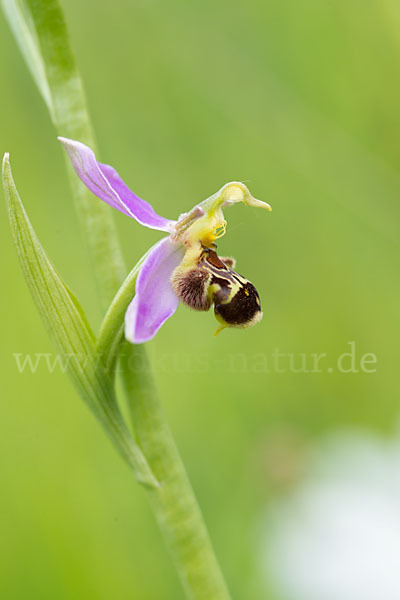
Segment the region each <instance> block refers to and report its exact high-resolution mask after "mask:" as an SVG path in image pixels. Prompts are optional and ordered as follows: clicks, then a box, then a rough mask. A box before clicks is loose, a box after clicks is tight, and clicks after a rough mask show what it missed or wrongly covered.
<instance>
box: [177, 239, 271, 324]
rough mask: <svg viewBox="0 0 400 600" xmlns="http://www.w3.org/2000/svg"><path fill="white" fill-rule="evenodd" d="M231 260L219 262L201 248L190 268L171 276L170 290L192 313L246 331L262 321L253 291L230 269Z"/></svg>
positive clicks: (231, 266)
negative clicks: (198, 312)
mask: <svg viewBox="0 0 400 600" xmlns="http://www.w3.org/2000/svg"><path fill="white" fill-rule="evenodd" d="M234 266H235V259H234V258H230V257H226V258H222V257H221V258H220V257H219V256H218V255H217V253H216V251H215V250H213V249H211V248H203V251H202V253H201V254H200V256H199V259H198V260H197V263H196V264H195V265H194V266H193V265H191V266H187V265H185V264H184V263H183V264H182V265H180V266H179V267H177V268H176V269H175V271H174V272H173V274H172V279H171V282H172V286H173V289H174V291H175V293H176V295H177V296H178V298H179V299H180V300H181V301H182V302H183V303H184V304H186V305H187V306H190V307H191V308H193V309H195V310H204V311H207V310H209V309H210V308H211V306H212V304H214V314H215V316H216V318H217V320H218V321H219V322H220V323H221V325H222V328H223V327H249V326H250V325H253V324H255V323H257V322H258V321H259V320H260V319H261V318H262V312H261V304H260V298H259V295H258V293H257V290H256V288H255V287H254V285H253V284H252V283H250V281H249V280H248V279H245V278H244V277H242V276H241V275H239V274H238V273H236V272H235V271H234V270H233V268H234Z"/></svg>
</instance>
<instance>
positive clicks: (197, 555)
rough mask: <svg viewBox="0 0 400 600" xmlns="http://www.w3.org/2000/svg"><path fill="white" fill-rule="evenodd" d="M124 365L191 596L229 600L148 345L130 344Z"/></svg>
mask: <svg viewBox="0 0 400 600" xmlns="http://www.w3.org/2000/svg"><path fill="white" fill-rule="evenodd" d="M120 360H121V367H122V374H123V381H124V385H125V391H126V394H127V398H128V404H129V407H130V412H131V417H132V423H133V427H134V429H135V433H136V439H137V442H138V444H139V445H140V447H141V448H142V450H143V453H144V455H145V456H146V459H147V461H148V463H149V465H150V468H151V470H152V472H153V473H154V475H155V477H156V479H157V481H158V482H159V484H160V485H159V487H158V488H152V489H148V495H149V499H150V503H151V506H152V509H153V512H154V514H155V517H156V519H157V522H158V524H159V527H160V529H161V531H162V533H163V536H164V539H165V542H166V544H167V547H168V549H169V551H170V553H171V555H172V558H173V560H174V563H175V566H176V569H177V571H178V574H179V576H180V579H181V581H182V584H183V586H184V589H185V591H186V594H187V597H188V598H190V599H191V600H229V598H230V596H229V592H228V590H227V587H226V584H225V582H224V579H223V576H222V573H221V570H220V568H219V565H218V562H217V559H216V557H215V554H214V550H213V548H212V545H211V542H210V539H209V536H208V533H207V529H206V527H205V524H204V520H203V517H202V514H201V512H200V509H199V506H198V504H197V501H196V498H195V496H194V493H193V490H192V487H191V485H190V482H189V479H188V476H187V474H186V472H185V468H184V466H183V463H182V460H181V458H180V456H179V452H178V450H177V447H176V445H175V442H174V439H173V436H172V434H171V431H170V429H169V426H168V423H167V419H166V416H165V413H164V410H163V408H162V406H161V404H160V402H159V399H158V395H157V392H156V389H155V386H154V383H153V379H152V378H151V377H150V376H149V373H150V368H149V364H148V359H147V356H146V353H145V352H144V349H143V347H142V346H133V345H131V344H128V343H125V345H124V347H123V350H122V352H121V357H120Z"/></svg>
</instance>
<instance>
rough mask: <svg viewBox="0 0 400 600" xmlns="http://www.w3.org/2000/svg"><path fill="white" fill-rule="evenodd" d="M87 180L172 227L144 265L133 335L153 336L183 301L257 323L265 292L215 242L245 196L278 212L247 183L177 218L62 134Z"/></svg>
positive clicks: (142, 215) (139, 214)
mask: <svg viewBox="0 0 400 600" xmlns="http://www.w3.org/2000/svg"><path fill="white" fill-rule="evenodd" d="M59 140H60V141H61V142H62V144H63V145H64V147H65V149H66V151H67V153H68V155H69V157H70V159H71V162H72V165H73V167H74V169H75V171H76V173H77V175H78V176H79V177H80V179H81V180H82V181H83V183H84V184H85V185H86V186H87V187H88V188H89V190H91V191H92V192H93V193H94V194H95V195H96V196H98V197H99V198H100V199H101V200H104V202H107V204H109V205H110V206H112V207H113V208H116V209H117V210H119V211H121V212H123V213H124V214H126V215H128V217H131V218H133V219H135V220H136V221H137V222H138V223H140V224H141V225H143V226H145V227H149V228H150V229H157V230H159V231H164V232H166V233H168V235H167V236H166V237H164V238H163V239H161V241H159V242H158V243H157V244H156V245H155V246H154V247H153V248H152V249H151V250H150V251H149V252H148V254H147V255H146V257H145V259H144V261H143V263H142V266H141V268H140V271H139V274H138V277H137V280H136V291H135V296H134V298H133V300H132V302H131V303H130V305H129V307H128V310H127V312H126V315H125V337H126V338H127V339H128V340H129V341H130V342H132V343H136V344H139V343H143V342H147V341H148V340H150V339H152V338H153V337H154V336H155V334H156V333H157V331H158V330H159V329H160V327H161V326H162V325H163V323H165V321H166V320H167V319H169V318H170V317H171V316H172V315H173V314H174V313H175V311H176V309H177V308H178V305H179V302H180V301H181V302H183V303H184V304H186V305H187V306H189V307H191V308H193V309H195V310H201V311H207V310H209V309H210V308H211V306H212V305H214V314H215V316H216V318H217V320H218V321H219V327H218V329H217V331H216V334H217V333H218V332H219V331H221V330H222V329H224V328H225V327H249V326H250V325H253V324H255V323H257V322H258V321H260V319H261V318H262V312H261V304H260V298H259V295H258V293H257V291H256V289H255V287H254V286H253V284H251V283H250V281H248V280H247V279H245V278H244V277H242V276H241V275H239V274H238V273H236V272H235V271H234V270H233V269H234V266H235V260H234V259H233V258H222V257H221V258H220V257H219V256H218V255H217V252H216V244H215V241H216V240H217V239H218V238H220V237H221V236H222V235H224V233H225V230H226V221H225V219H224V215H223V212H222V209H223V208H224V207H226V206H230V205H231V204H235V203H237V202H243V203H244V204H247V205H248V206H255V207H260V208H264V209H267V210H271V207H270V206H269V204H267V203H266V202H262V201H261V200H257V199H256V198H253V196H252V195H251V194H250V192H249V190H248V189H247V187H246V186H245V185H244V184H243V183H240V182H236V181H234V182H231V183H227V184H226V185H224V186H223V187H222V188H221V189H220V190H219V191H218V192H217V193H215V194H213V195H212V196H211V197H210V198H208V199H207V200H204V201H203V202H200V204H197V205H196V206H195V207H194V208H193V209H192V210H190V211H189V212H187V213H184V214H182V215H180V217H179V218H178V219H177V220H176V221H174V220H170V219H166V218H164V217H161V216H159V215H158V214H157V213H156V212H155V211H154V209H153V207H152V206H151V205H150V204H149V203H148V202H146V201H145V200H142V199H141V198H139V197H138V196H137V195H136V194H134V193H133V192H132V191H131V190H130V189H129V188H128V187H127V185H126V184H125V183H124V182H123V181H122V179H121V177H120V176H119V175H118V173H117V172H116V171H115V170H114V169H113V168H112V167H110V166H109V165H104V164H101V163H99V162H98V161H97V160H96V157H95V155H94V153H93V151H92V150H91V149H90V148H89V147H88V146H85V145H84V144H82V143H81V142H77V141H73V140H69V139H66V138H62V137H60V138H59Z"/></svg>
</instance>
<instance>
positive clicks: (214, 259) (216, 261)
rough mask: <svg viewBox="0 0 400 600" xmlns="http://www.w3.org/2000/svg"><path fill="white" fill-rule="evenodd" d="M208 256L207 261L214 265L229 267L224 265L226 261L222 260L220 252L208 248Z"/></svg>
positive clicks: (221, 267)
mask: <svg viewBox="0 0 400 600" xmlns="http://www.w3.org/2000/svg"><path fill="white" fill-rule="evenodd" d="M206 258H207V261H208V262H209V263H210V264H211V265H213V266H214V267H217V269H224V270H226V269H227V267H226V265H224V263H223V262H222V260H221V259H220V258H219V256H218V254H217V253H216V252H215V251H214V250H207V257H206Z"/></svg>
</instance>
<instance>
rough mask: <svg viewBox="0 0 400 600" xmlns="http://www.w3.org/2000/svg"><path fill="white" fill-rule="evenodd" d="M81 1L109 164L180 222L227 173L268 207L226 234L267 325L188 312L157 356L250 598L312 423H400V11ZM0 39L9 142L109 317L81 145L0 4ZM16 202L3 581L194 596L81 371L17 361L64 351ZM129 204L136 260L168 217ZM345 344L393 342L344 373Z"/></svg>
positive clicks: (7, 341) (314, 432) (1, 441)
mask: <svg viewBox="0 0 400 600" xmlns="http://www.w3.org/2000/svg"><path fill="white" fill-rule="evenodd" d="M63 5H64V9H65V12H66V17H67V22H68V25H69V30H70V34H71V37H72V42H73V46H74V49H75V53H76V55H77V59H78V64H79V67H80V69H81V73H82V76H83V79H84V82H85V87H86V92H87V96H88V102H89V107H90V110H91V115H92V118H93V121H94V125H95V129H96V135H97V139H98V145H99V158H101V160H102V162H107V163H109V164H112V165H113V166H115V167H116V168H117V169H118V171H119V172H120V174H121V175H122V176H123V177H124V179H125V180H126V182H127V183H128V184H129V185H130V186H131V187H132V188H133V189H134V190H135V191H136V192H137V193H138V194H139V195H141V196H142V197H144V198H146V199H147V200H148V201H150V202H151V203H153V205H154V207H155V208H156V210H157V211H158V212H159V213H161V214H163V215H165V216H167V217H171V218H174V217H175V216H177V215H178V214H179V213H181V212H184V211H186V210H187V209H189V208H190V207H191V206H193V205H194V204H195V203H197V202H199V201H200V200H202V199H204V198H206V197H207V196H209V195H211V194H212V193H214V192H215V191H216V190H217V189H219V188H220V187H221V186H222V185H223V184H224V183H226V182H227V181H230V180H241V181H244V182H245V183H246V184H247V185H248V187H249V188H250V190H251V192H252V193H253V194H254V195H255V196H256V197H258V198H260V199H263V200H266V201H267V202H270V203H271V205H272V207H273V212H272V213H270V214H267V213H260V212H257V211H255V210H249V209H247V208H246V207H244V206H238V207H233V208H232V209H229V212H228V211H227V212H226V217H227V219H228V233H227V235H226V236H225V237H224V238H223V239H222V240H220V243H219V251H220V253H221V254H222V255H234V256H235V257H236V258H237V260H238V265H237V269H238V271H239V272H241V273H242V274H243V275H245V276H247V277H248V278H249V279H250V280H251V281H252V282H253V283H254V284H255V285H256V287H257V289H258V290H259V292H260V295H261V299H262V304H263V310H264V319H263V321H262V322H261V324H260V325H258V326H257V327H254V328H253V329H251V330H248V331H246V332H243V331H224V332H223V333H222V334H221V335H220V336H219V337H217V338H213V337H212V333H213V331H214V329H215V321H214V318H213V316H212V314H211V313H210V314H201V313H199V314H196V313H192V312H190V311H189V310H186V309H185V308H184V307H180V309H179V310H178V312H177V314H176V315H175V316H174V317H173V319H171V320H170V321H169V322H168V323H167V324H166V325H165V327H163V329H162V330H161V331H160V334H159V335H158V336H157V338H156V339H155V340H154V341H153V342H151V343H150V344H149V352H150V356H151V358H152V361H153V364H154V368H155V373H156V378H157V382H158V387H159V390H160V393H161V395H162V397H163V401H164V403H165V407H166V410H167V413H168V417H169V420H170V422H171V426H172V429H173V431H174V433H175V435H176V438H177V442H178V445H179V447H180V449H181V453H182V455H183V458H184V461H185V463H186V466H187V468H188V471H189V474H190V478H191V480H192V483H193V486H194V489H195V491H196V494H197V496H198V499H199V502H200V504H201V507H202V509H203V512H204V516H205V519H206V522H207V524H208V526H209V529H210V532H211V536H212V539H213V542H214V545H215V548H216V551H217V554H218V556H219V558H220V561H221V565H222V568H223V570H224V573H225V575H226V577H227V580H228V584H229V586H230V588H231V590H232V591H233V596H234V597H235V598H246V600H260V599H265V598H268V600H276V598H278V596H277V595H276V594H274V592H273V591H272V589H271V590H269V591H268V589H266V588H265V587H263V585H262V583H261V577H260V573H259V567H258V558H257V523H258V521H259V517H260V514H261V513H262V512H263V511H264V509H265V507H266V506H267V505H268V502H269V501H270V500H271V498H276V497H277V496H279V494H280V493H282V487H285V493H287V489H288V488H289V489H290V485H291V482H292V478H295V477H296V468H297V467H293V469H291V467H290V464H291V463H290V460H291V459H290V456H289V455H290V452H291V451H293V448H294V447H297V446H296V444H297V443H298V442H297V441H296V440H301V443H300V445H303V444H305V445H308V444H312V443H313V441H314V440H316V439H318V436H319V435H320V434H321V433H323V432H325V431H328V430H334V429H336V428H340V427H345V426H357V427H360V428H363V427H365V428H367V429H373V430H377V431H379V432H382V433H383V434H384V435H386V434H388V433H390V432H391V431H392V430H393V429H394V427H395V426H396V424H397V418H398V400H399V397H400V394H399V392H400V389H399V387H400V386H399V382H398V381H399V378H398V371H399V353H398V331H399V326H400V317H399V277H398V274H399V258H400V256H399V234H398V230H399V215H400V210H399V198H400V154H399V138H400V110H399V107H400V77H399V71H400V34H399V31H400V8H399V6H398V3H397V2H395V0H381V1H380V2H379V3H376V2H359V1H356V0H350V1H349V0H346V1H344V0H338V1H336V2H331V3H324V2H317V1H316V0H302V1H301V2H294V1H293V0H290V1H288V0H284V1H282V0H280V1H277V0H274V1H271V0H270V1H268V2H261V1H256V0H250V1H248V2H246V3H244V2H242V3H238V4H236V5H233V4H232V3H231V2H227V1H221V2H217V3H215V2H210V1H207V0H206V1H202V2H199V1H197V2H191V3H187V2H182V1H179V0H171V1H170V2H168V3H165V2H162V1H160V0H153V1H144V0H137V1H136V2H130V1H128V0H115V1H114V2H113V3H112V4H110V3H106V2H104V1H102V0H100V1H98V2H94V1H88V2H82V1H78V0H68V2H63ZM0 55H1V57H2V60H1V65H0V76H1V94H0V150H1V153H3V152H4V151H9V152H10V154H11V161H12V165H13V170H14V176H15V180H16V183H17V186H18V188H19V191H20V194H21V196H22V199H23V202H24V204H25V206H26V208H27V210H28V213H29V215H30V218H31V220H32V222H33V225H34V227H35V228H36V230H37V232H38V234H39V237H40V239H41V241H42V243H43V245H44V247H45V248H46V250H47V251H48V253H49V255H50V257H51V258H52V260H53V262H54V263H55V264H56V266H57V267H58V269H59V271H60V272H61V273H62V274H63V276H64V279H65V280H66V281H67V282H68V283H69V285H70V286H71V287H72V289H73V290H74V291H75V292H76V293H77V295H78V297H79V298H80V299H81V301H82V302H83V304H84V306H85V307H86V309H87V312H88V314H89V315H90V316H91V320H92V322H93V324H95V325H98V324H99V322H100V318H101V312H100V309H99V306H98V304H99V303H98V301H97V299H96V294H95V290H94V288H93V287H92V286H91V283H90V275H91V274H90V269H89V264H88V260H87V258H86V256H85V254H84V244H83V242H82V239H81V237H80V233H79V230H78V225H77V221H76V218H75V215H74V212H73V206H72V200H71V194H70V191H69V187H68V180H67V177H66V173H65V167H64V157H63V155H62V152H61V148H60V147H59V145H58V142H57V141H56V139H55V134H54V130H53V128H52V126H51V124H50V122H49V119H48V115H47V112H46V108H45V106H44V104H43V102H42V100H41V98H40V97H39V94H38V92H37V91H36V89H35V86H34V84H33V82H32V81H31V78H30V76H29V74H28V72H27V69H26V68H25V65H24V63H23V61H22V59H21V57H20V55H19V52H18V50H17V47H16V44H15V42H14V40H13V38H12V36H11V34H10V31H9V30H8V27H7V25H6V23H5V21H4V18H3V17H2V16H1V17H0ZM93 201H94V202H96V201H97V200H96V199H95V198H93ZM0 214H1V218H0V252H1V270H0V285H1V314H2V320H1V331H2V335H1V339H0V352H1V362H0V364H1V418H0V457H1V458H0V461H1V480H2V492H1V495H0V521H1V527H0V529H1V542H0V553H1V557H0V595H1V597H2V598H7V599H10V600H16V599H20V598H24V599H25V598H32V599H35V600H36V599H40V600H46V599H50V598H51V599H53V598H54V597H56V598H57V599H59V600H63V599H67V598H68V599H70V598H82V599H83V598H85V599H90V600H106V599H107V600H108V599H109V598H111V597H112V598H116V599H122V598H140V599H141V600H150V599H154V598H163V599H164V598H165V599H174V600H175V599H178V598H181V597H182V593H181V590H180V585H179V583H178V581H177V578H176V576H175V574H174V572H173V570H172V568H171V563H170V560H169V557H168V556H167V554H166V552H165V550H164V547H163V545H162V542H161V538H160V534H159V532H158V530H157V528H156V526H155V524H154V522H153V518H152V515H151V513H150V510H149V508H148V505H147V502H146V498H145V496H144V493H143V491H142V490H141V489H140V487H139V486H138V485H137V484H136V483H135V482H134V481H133V479H132V477H131V476H130V473H129V471H128V469H127V468H126V466H125V465H124V464H123V463H122V461H121V460H120V458H119V456H117V455H116V453H115V451H114V449H113V448H112V447H111V445H110V443H109V442H108V440H107V439H106V437H105V436H104V434H103V432H102V431H101V430H100V428H99V426H98V424H97V423H96V422H95V420H94V419H93V417H92V415H91V414H89V412H88V410H87V409H86V408H85V406H84V405H83V403H82V402H81V401H80V399H79V398H77V396H76V394H75V392H74V390H73V389H72V386H71V385H70V383H69V381H68V380H67V377H66V376H65V375H64V374H63V373H61V371H60V369H55V370H54V372H53V373H49V371H48V369H47V368H46V365H45V363H44V362H41V363H40V364H39V366H38V368H37V370H36V372H35V373H32V372H30V370H29V369H26V370H25V371H24V372H23V373H19V371H18V368H17V364H16V359H15V357H14V354H21V355H22V356H23V357H24V356H25V355H27V354H31V355H33V357H35V355H37V354H43V353H52V352H53V349H52V346H51V344H50V342H49V340H48V338H47V336H46V333H45V331H44V329H43V326H42V323H41V321H40V319H39V316H38V314H37V312H36V309H35V306H34V305H33V302H32V300H31V297H30V295H29V293H28V290H27V287H26V284H25V282H24V280H23V277H22V274H21V272H20V268H19V264H18V262H17V258H16V254H15V251H14V248H13V246H12V242H11V237H10V233H9V227H8V222H7V215H6V210H5V206H4V203H3V205H2V206H1V207H0ZM114 216H115V220H116V223H117V226H118V230H119V232H120V237H121V241H122V245H123V248H124V252H125V255H126V258H127V262H128V264H129V265H130V266H132V265H133V264H134V263H135V262H136V261H137V259H138V257H139V256H141V255H142V254H143V253H144V251H145V250H146V249H147V248H148V246H149V245H150V244H153V243H154V242H155V241H156V240H157V239H158V237H159V235H158V234H157V232H152V231H150V230H146V229H144V228H140V227H139V226H138V225H137V224H135V223H134V222H133V221H131V220H130V219H128V218H126V217H124V216H123V215H121V214H119V213H116V212H115V214H114ZM349 342H354V347H355V351H356V360H357V364H358V365H359V361H360V358H361V356H362V355H364V354H365V353H373V354H375V355H376V358H377V364H376V365H375V368H376V372H373V373H365V372H362V371H360V372H358V373H353V372H351V373H342V372H338V369H337V368H336V361H337V358H338V356H340V355H341V354H342V353H344V352H348V351H349V348H350V346H349ZM277 351H278V352H279V353H282V354H284V355H285V356H284V357H282V358H281V359H280V361H281V362H280V365H279V366H280V369H277V368H276V366H275V365H274V359H273V358H272V355H273V353H274V352H275V353H276V352H277ZM313 353H318V354H322V353H326V354H327V357H326V358H324V359H323V360H322V361H321V363H320V364H321V371H322V372H321V373H315V372H308V373H306V372H299V373H294V372H291V370H290V368H289V357H288V355H289V354H293V355H294V359H293V360H294V361H295V368H296V369H299V368H300V367H301V360H302V359H301V357H300V356H299V355H301V354H306V360H307V361H309V360H310V361H312V358H310V355H312V354H313ZM265 361H267V367H268V369H266V368H264V367H265ZM308 364H309V365H311V367H310V369H311V368H312V363H311V362H310V363H308ZM328 367H331V369H333V371H332V372H329V371H328ZM358 368H359V367H358ZM371 368H372V367H371ZM310 369H308V370H310ZM292 370H293V369H292ZM280 371H283V372H280ZM293 440H294V441H293ZM288 456H289V458H288ZM285 461H286V462H285ZM288 461H289V463H290V464H289V465H288V464H287V462H288ZM267 587H268V586H267Z"/></svg>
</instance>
